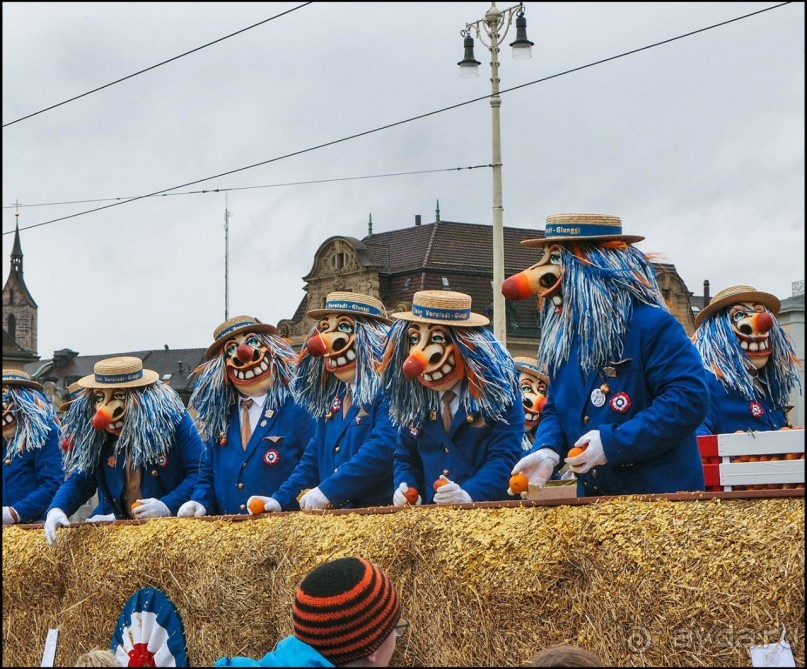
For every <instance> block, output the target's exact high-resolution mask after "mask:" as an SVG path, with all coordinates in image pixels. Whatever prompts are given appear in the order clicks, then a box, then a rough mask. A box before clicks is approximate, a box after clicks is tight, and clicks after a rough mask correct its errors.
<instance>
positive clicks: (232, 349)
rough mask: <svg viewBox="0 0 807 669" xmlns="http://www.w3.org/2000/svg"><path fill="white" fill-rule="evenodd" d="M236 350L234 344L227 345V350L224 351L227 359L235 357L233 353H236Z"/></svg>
mask: <svg viewBox="0 0 807 669" xmlns="http://www.w3.org/2000/svg"><path fill="white" fill-rule="evenodd" d="M237 348H238V346H237V345H236V344H235V343H233V344H228V345H227V349H226V351H225V352H226V353H227V357H228V358H232V357H233V356H234V355H235V351H236V349H237Z"/></svg>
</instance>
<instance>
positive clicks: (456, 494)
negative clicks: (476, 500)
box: [434, 475, 473, 504]
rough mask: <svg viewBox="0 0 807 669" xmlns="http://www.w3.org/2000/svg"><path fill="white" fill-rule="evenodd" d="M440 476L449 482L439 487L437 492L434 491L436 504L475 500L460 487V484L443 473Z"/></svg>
mask: <svg viewBox="0 0 807 669" xmlns="http://www.w3.org/2000/svg"><path fill="white" fill-rule="evenodd" d="M440 478H441V479H444V480H446V481H448V483H446V484H445V485H442V486H440V487H439V488H437V492H436V493H434V503H435V504H470V503H471V502H473V500H472V499H471V496H470V495H469V494H468V493H467V492H465V491H464V490H463V489H462V488H460V486H459V484H457V483H454V481H451V480H450V479H447V478H446V477H445V476H442V475H441V476H440Z"/></svg>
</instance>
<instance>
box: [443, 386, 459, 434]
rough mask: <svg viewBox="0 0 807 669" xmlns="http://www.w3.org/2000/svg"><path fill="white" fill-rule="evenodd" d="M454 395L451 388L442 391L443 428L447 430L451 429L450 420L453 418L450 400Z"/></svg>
mask: <svg viewBox="0 0 807 669" xmlns="http://www.w3.org/2000/svg"><path fill="white" fill-rule="evenodd" d="M455 397H456V393H454V391H453V390H446V391H445V393H443V429H445V431H446V432H448V431H449V430H450V429H451V421H452V420H453V419H454V414H453V413H452V411H451V402H452V401H453V400H454V398H455Z"/></svg>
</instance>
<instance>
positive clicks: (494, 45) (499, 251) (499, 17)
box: [457, 2, 533, 346]
mask: <svg viewBox="0 0 807 669" xmlns="http://www.w3.org/2000/svg"><path fill="white" fill-rule="evenodd" d="M514 16H515V17H516V39H515V41H513V42H511V43H510V46H511V47H513V58H516V59H522V58H531V57H532V45H533V43H532V42H530V41H529V40H528V39H527V19H525V18H524V4H523V3H521V2H520V3H518V4H517V5H513V6H512V7H508V8H507V9H499V8H497V7H496V3H495V2H493V3H491V6H490V9H488V11H487V12H486V13H485V16H484V18H481V19H479V20H477V21H473V22H471V23H466V24H465V29H464V30H461V31H460V34H461V35H462V36H463V38H464V40H463V48H464V57H463V59H462V60H461V61H460V62H459V63H457V65H459V66H460V76H461V77H477V76H479V61H478V60H476V58H474V39H473V36H472V35H471V31H474V32H475V33H476V37H477V39H478V40H479V41H481V42H482V44H483V45H484V46H486V47H487V48H488V51H490V84H491V96H490V109H491V112H492V120H493V161H492V164H493V334H494V336H495V337H496V338H497V339H498V340H499V341H500V342H501V343H502V345H503V346H506V345H507V319H506V317H505V302H504V295H502V283H503V282H504V227H503V223H502V212H503V210H504V207H503V205H502V137H501V119H500V115H499V110H500V108H501V106H502V99H501V97H500V96H499V45H500V44H501V43H502V42H503V41H504V38H505V37H506V36H507V33H508V32H509V30H510V26H511V25H512V24H513V17H514Z"/></svg>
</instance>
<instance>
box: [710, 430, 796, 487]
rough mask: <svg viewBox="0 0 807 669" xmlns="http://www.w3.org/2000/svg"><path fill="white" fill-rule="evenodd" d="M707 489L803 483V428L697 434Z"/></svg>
mask: <svg viewBox="0 0 807 669" xmlns="http://www.w3.org/2000/svg"><path fill="white" fill-rule="evenodd" d="M698 448H699V450H700V453H701V460H702V462H703V474H704V478H705V480H706V490H707V491H713V490H726V491H729V490H764V489H768V488H803V487H804V430H803V429H799V430H773V431H770V432H737V433H733V434H710V435H706V436H702V437H698Z"/></svg>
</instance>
